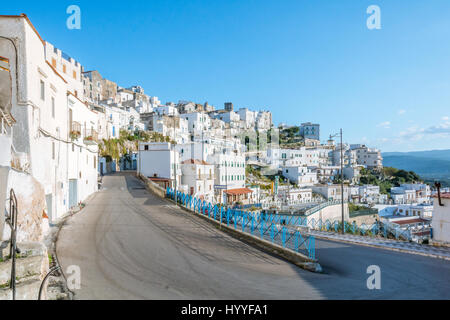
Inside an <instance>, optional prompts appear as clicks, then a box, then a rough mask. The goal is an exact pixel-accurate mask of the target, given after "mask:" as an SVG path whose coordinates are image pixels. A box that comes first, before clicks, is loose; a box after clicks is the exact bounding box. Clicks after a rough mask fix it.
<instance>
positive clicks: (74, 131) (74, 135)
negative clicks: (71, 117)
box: [69, 121, 81, 140]
mask: <svg viewBox="0 0 450 320" xmlns="http://www.w3.org/2000/svg"><path fill="white" fill-rule="evenodd" d="M69 135H70V138H71V139H72V140H77V139H78V138H79V137H80V136H81V124H80V123H79V122H76V121H72V123H71V125H70V132H69Z"/></svg>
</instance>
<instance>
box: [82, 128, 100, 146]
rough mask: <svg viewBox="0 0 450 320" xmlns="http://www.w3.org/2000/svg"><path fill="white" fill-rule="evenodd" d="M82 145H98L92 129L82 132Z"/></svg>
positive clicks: (96, 134) (95, 134)
mask: <svg viewBox="0 0 450 320" xmlns="http://www.w3.org/2000/svg"><path fill="white" fill-rule="evenodd" d="M83 141H84V144H87V145H95V144H97V143H98V133H97V131H95V130H94V129H90V130H89V129H86V130H85V132H84V140H83Z"/></svg>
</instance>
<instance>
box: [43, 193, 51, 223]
mask: <svg viewBox="0 0 450 320" xmlns="http://www.w3.org/2000/svg"><path fill="white" fill-rule="evenodd" d="M45 202H46V204H47V215H48V221H50V222H52V221H53V195H52V194H51V193H50V194H47V195H45Z"/></svg>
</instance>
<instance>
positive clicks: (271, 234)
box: [270, 223, 275, 243]
mask: <svg viewBox="0 0 450 320" xmlns="http://www.w3.org/2000/svg"><path fill="white" fill-rule="evenodd" d="M270 238H272V243H273V242H274V240H275V235H274V233H273V223H272V224H271V225H270Z"/></svg>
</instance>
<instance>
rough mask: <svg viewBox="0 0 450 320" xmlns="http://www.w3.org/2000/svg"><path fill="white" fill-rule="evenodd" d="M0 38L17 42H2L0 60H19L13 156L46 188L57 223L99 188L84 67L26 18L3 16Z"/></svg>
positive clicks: (93, 119)
mask: <svg viewBox="0 0 450 320" xmlns="http://www.w3.org/2000/svg"><path fill="white" fill-rule="evenodd" d="M0 35H1V36H2V37H6V38H9V39H11V40H12V41H13V42H14V44H15V47H14V46H13V45H12V43H11V42H10V41H8V40H6V39H4V38H0V56H2V57H6V58H8V59H9V60H10V61H11V62H13V63H11V65H12V66H13V68H12V70H11V71H12V72H11V75H12V80H13V81H12V84H13V88H12V93H13V100H12V108H11V113H12V115H13V117H14V118H15V120H16V121H17V122H16V124H15V125H14V126H13V127H12V131H13V133H12V149H13V150H14V152H13V158H14V157H16V156H17V155H20V158H21V161H20V162H21V165H20V167H21V168H22V169H23V170H24V171H26V172H27V173H29V174H30V175H32V176H33V177H34V178H36V180H37V181H38V182H39V183H40V184H41V185H42V186H43V188H44V191H45V201H46V205H47V212H48V216H49V218H50V221H51V222H54V221H56V220H57V219H59V218H60V217H61V216H62V215H63V214H65V213H67V212H68V211H69V209H70V208H71V207H73V206H75V205H77V204H79V203H80V202H82V201H84V200H85V199H86V197H87V196H88V195H90V194H92V193H93V192H95V191H96V190H97V186H98V181H97V162H98V146H97V143H96V139H97V134H96V132H97V123H98V122H97V118H96V113H95V112H93V111H92V110H90V109H89V107H88V105H87V104H85V103H84V101H83V100H81V99H80V98H83V84H82V81H81V76H80V74H81V70H82V67H81V66H80V64H79V63H78V62H76V61H75V60H74V59H72V58H70V57H68V56H67V55H65V54H63V53H62V52H61V51H60V50H58V49H55V48H54V47H53V46H52V45H50V44H49V43H48V42H45V41H43V40H42V38H41V37H40V35H39V34H38V32H37V30H36V29H35V28H34V26H33V25H32V23H31V21H30V20H29V19H28V18H27V17H26V15H20V16H0ZM15 48H17V56H16V50H15ZM16 59H18V63H17V66H18V70H16V69H15V65H16V63H15V62H16ZM54 65H56V67H55V66H54ZM58 70H59V71H58ZM16 75H18V77H16ZM16 84H18V87H17V86H16ZM7 152H9V150H8V151H7ZM13 187H14V186H13Z"/></svg>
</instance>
